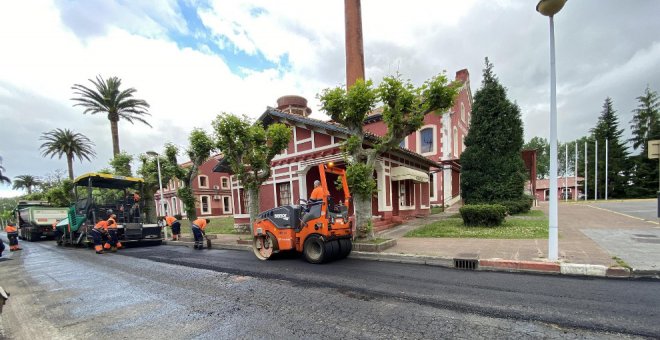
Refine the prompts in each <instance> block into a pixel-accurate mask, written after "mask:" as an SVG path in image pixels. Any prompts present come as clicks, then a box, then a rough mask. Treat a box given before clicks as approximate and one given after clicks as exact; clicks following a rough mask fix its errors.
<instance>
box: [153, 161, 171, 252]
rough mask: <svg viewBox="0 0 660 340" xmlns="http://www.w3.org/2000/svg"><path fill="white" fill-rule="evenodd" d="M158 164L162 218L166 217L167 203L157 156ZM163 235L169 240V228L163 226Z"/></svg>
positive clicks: (159, 199)
mask: <svg viewBox="0 0 660 340" xmlns="http://www.w3.org/2000/svg"><path fill="white" fill-rule="evenodd" d="M152 164H153V163H152ZM156 164H157V165H158V186H159V187H160V197H158V201H160V210H161V212H162V214H163V215H161V216H164V215H165V201H164V200H163V180H162V178H161V177H160V155H156ZM163 233H164V236H165V239H166V240H167V227H165V226H163Z"/></svg>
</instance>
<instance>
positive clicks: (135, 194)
mask: <svg viewBox="0 0 660 340" xmlns="http://www.w3.org/2000/svg"><path fill="white" fill-rule="evenodd" d="M139 200H140V195H138V193H137V192H136V193H134V194H133V201H135V202H138V201H139Z"/></svg>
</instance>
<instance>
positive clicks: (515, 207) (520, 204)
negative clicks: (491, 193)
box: [495, 196, 534, 215]
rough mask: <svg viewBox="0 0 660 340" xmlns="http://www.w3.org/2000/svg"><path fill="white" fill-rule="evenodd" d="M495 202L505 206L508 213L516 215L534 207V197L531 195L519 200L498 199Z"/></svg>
mask: <svg viewBox="0 0 660 340" xmlns="http://www.w3.org/2000/svg"><path fill="white" fill-rule="evenodd" d="M495 203H496V204H500V205H503V206H505V207H506V212H507V214H509V215H516V214H522V213H526V212H528V211H529V210H530V209H531V208H532V204H533V203H534V199H533V198H532V197H531V196H525V197H524V198H521V199H519V200H509V201H498V202H495Z"/></svg>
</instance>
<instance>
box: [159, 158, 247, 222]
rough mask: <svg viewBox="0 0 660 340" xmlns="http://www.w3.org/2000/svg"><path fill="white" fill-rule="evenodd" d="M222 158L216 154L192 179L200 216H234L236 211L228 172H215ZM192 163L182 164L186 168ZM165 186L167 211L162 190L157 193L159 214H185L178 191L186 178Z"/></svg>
mask: <svg viewBox="0 0 660 340" xmlns="http://www.w3.org/2000/svg"><path fill="white" fill-rule="evenodd" d="M221 158H222V156H221V155H214V156H212V157H211V158H209V160H207V161H206V162H205V163H204V164H202V166H200V167H199V171H198V175H197V177H195V180H194V181H193V194H194V195H195V206H196V209H197V216H200V217H218V216H231V215H232V214H233V213H234V207H233V205H234V203H233V200H232V197H231V181H230V176H229V174H227V173H218V172H213V167H214V166H215V165H216V164H217V163H218V160H220V159H221ZM190 165H192V163H190V162H186V163H183V164H182V166H184V167H186V166H190ZM163 185H164V187H163V192H164V194H163V198H164V200H165V202H163V203H164V206H165V211H163V209H162V207H161V202H160V190H158V191H156V194H155V195H154V200H155V201H156V209H157V211H158V215H159V216H164V215H177V214H178V215H182V216H186V211H185V206H184V204H183V202H182V201H181V200H180V199H179V198H178V197H177V195H176V190H177V189H179V188H181V187H182V186H183V181H180V180H177V179H172V180H171V181H170V182H169V183H163Z"/></svg>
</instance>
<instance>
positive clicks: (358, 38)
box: [344, 0, 364, 89]
mask: <svg viewBox="0 0 660 340" xmlns="http://www.w3.org/2000/svg"><path fill="white" fill-rule="evenodd" d="M360 8H361V6H360V0H344V20H345V24H346V26H345V27H346V88H347V89H348V88H349V87H351V86H352V85H353V84H355V81H356V80H357V79H364V49H363V46H362V10H361V9H360Z"/></svg>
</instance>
